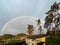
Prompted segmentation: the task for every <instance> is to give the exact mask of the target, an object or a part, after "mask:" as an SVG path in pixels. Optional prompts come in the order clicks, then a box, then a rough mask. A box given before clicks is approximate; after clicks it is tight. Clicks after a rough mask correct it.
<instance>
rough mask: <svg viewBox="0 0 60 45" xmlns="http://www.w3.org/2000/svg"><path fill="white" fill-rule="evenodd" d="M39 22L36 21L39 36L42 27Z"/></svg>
mask: <svg viewBox="0 0 60 45" xmlns="http://www.w3.org/2000/svg"><path fill="white" fill-rule="evenodd" d="M40 24H41V21H40V19H38V20H37V26H38V32H39V34H41V31H42V27H41V25H40Z"/></svg>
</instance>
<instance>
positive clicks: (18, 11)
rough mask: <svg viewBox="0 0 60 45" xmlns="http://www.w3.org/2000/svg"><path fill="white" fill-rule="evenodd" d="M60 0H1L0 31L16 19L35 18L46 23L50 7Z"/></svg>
mask: <svg viewBox="0 0 60 45" xmlns="http://www.w3.org/2000/svg"><path fill="white" fill-rule="evenodd" d="M55 1H57V2H60V0H0V31H1V29H2V27H3V26H4V25H5V24H6V23H7V22H8V21H9V20H11V19H13V18H14V17H19V16H34V17H38V18H40V20H42V21H44V19H45V16H46V14H45V13H46V12H47V11H48V10H49V9H50V6H51V5H52V4H53V3H54V2H55Z"/></svg>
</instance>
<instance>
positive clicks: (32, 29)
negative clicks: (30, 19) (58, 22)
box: [27, 24, 34, 35]
mask: <svg viewBox="0 0 60 45" xmlns="http://www.w3.org/2000/svg"><path fill="white" fill-rule="evenodd" d="M27 29H28V33H29V35H32V34H33V31H34V27H33V25H30V24H28V27H27Z"/></svg>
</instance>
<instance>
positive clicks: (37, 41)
mask: <svg viewBox="0 0 60 45" xmlns="http://www.w3.org/2000/svg"><path fill="white" fill-rule="evenodd" d="M45 41H46V37H45V36H41V35H33V36H29V37H27V39H26V43H27V44H28V45H45Z"/></svg>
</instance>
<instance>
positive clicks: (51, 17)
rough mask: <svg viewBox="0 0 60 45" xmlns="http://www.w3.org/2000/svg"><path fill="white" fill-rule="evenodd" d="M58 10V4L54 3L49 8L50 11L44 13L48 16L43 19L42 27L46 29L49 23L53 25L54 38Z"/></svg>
mask: <svg viewBox="0 0 60 45" xmlns="http://www.w3.org/2000/svg"><path fill="white" fill-rule="evenodd" d="M58 10H59V3H58V4H57V3H56V2H55V3H54V4H53V5H52V6H51V8H50V10H49V11H48V12H47V13H46V14H48V16H46V18H45V24H44V27H45V28H48V27H49V25H50V24H51V23H54V24H55V26H54V30H55V36H56V20H57V19H56V16H57V15H58V12H57V11H58Z"/></svg>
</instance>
